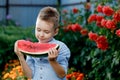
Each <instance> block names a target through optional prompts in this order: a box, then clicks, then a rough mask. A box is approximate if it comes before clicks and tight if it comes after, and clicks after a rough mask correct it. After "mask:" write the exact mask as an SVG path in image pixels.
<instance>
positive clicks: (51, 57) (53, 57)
mask: <svg viewBox="0 0 120 80" xmlns="http://www.w3.org/2000/svg"><path fill="white" fill-rule="evenodd" d="M58 53H59V50H56V49H55V48H52V49H50V50H49V52H48V60H49V61H54V60H56V58H57V56H58Z"/></svg>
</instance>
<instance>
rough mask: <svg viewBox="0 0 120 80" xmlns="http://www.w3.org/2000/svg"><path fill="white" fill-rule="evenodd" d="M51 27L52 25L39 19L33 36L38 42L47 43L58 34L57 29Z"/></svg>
mask: <svg viewBox="0 0 120 80" xmlns="http://www.w3.org/2000/svg"><path fill="white" fill-rule="evenodd" d="M53 26H54V24H53V23H50V22H45V21H43V20H40V19H38V20H37V22H36V28H35V36H36V38H37V39H38V41H39V42H41V43H47V42H49V41H50V40H51V39H52V38H53V37H54V36H55V35H56V34H57V33H58V29H55V28H54V27H53Z"/></svg>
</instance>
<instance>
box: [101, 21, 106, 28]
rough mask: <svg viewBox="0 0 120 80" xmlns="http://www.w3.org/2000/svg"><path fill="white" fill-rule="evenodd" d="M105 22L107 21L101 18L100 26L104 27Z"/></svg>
mask: <svg viewBox="0 0 120 80" xmlns="http://www.w3.org/2000/svg"><path fill="white" fill-rule="evenodd" d="M106 22H107V20H106V19H102V21H101V26H103V27H105V26H106Z"/></svg>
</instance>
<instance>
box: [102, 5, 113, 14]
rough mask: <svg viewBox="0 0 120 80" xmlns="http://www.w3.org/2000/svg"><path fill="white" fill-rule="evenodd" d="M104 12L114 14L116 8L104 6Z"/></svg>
mask: <svg viewBox="0 0 120 80" xmlns="http://www.w3.org/2000/svg"><path fill="white" fill-rule="evenodd" d="M102 12H103V13H104V14H105V15H107V16H111V15H113V13H114V10H113V9H112V8H111V7H110V6H103V8H102Z"/></svg>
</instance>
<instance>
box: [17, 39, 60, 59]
mask: <svg viewBox="0 0 120 80" xmlns="http://www.w3.org/2000/svg"><path fill="white" fill-rule="evenodd" d="M17 46H18V49H19V50H20V51H21V52H22V53H24V54H26V55H30V56H35V57H40V56H47V53H48V51H49V49H51V48H56V49H58V48H59V45H58V44H51V43H38V42H31V41H26V40H18V42H17Z"/></svg>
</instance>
